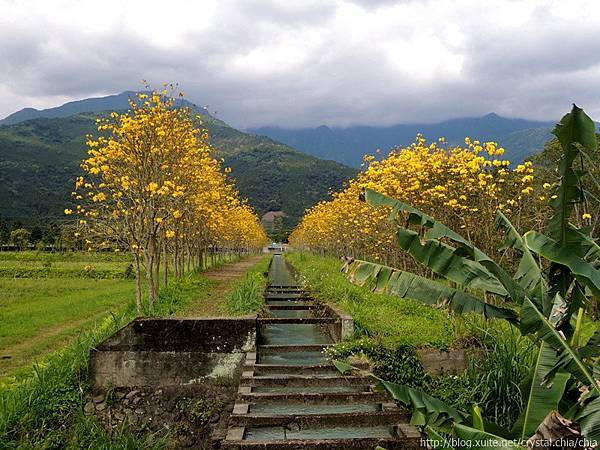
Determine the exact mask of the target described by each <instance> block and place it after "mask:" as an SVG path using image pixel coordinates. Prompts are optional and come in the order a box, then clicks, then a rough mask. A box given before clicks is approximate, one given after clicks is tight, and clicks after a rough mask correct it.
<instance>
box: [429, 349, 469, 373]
mask: <svg viewBox="0 0 600 450" xmlns="http://www.w3.org/2000/svg"><path fill="white" fill-rule="evenodd" d="M418 353H419V359H420V360H421V365H422V366H423V369H424V370H425V372H429V373H431V374H433V375H439V374H441V373H460V372H462V371H463V370H465V369H466V368H467V364H468V361H467V355H466V352H465V351H464V350H449V351H443V350H435V349H429V348H426V349H420V350H418Z"/></svg>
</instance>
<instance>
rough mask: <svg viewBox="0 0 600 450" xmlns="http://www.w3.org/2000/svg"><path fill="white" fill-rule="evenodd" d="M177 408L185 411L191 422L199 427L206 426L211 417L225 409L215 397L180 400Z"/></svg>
mask: <svg viewBox="0 0 600 450" xmlns="http://www.w3.org/2000/svg"><path fill="white" fill-rule="evenodd" d="M177 407H178V408H179V409H181V410H182V411H184V413H185V415H186V416H187V417H188V418H189V420H190V421H192V422H195V423H197V424H199V425H203V424H206V423H207V422H208V420H209V419H210V417H211V416H212V415H213V414H214V413H215V412H217V411H219V409H221V408H222V407H223V404H222V402H221V401H220V400H219V399H218V398H215V397H210V396H209V397H207V398H199V399H195V400H194V399H184V400H180V401H179V403H178V405H177Z"/></svg>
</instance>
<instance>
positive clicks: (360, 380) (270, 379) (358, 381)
mask: <svg viewBox="0 0 600 450" xmlns="http://www.w3.org/2000/svg"><path fill="white" fill-rule="evenodd" d="M240 384H241V385H242V386H286V387H298V386H313V387H317V386H339V387H344V386H370V385H371V384H372V382H371V380H370V379H369V378H368V377H360V376H348V377H342V376H321V377H314V376H310V375H308V376H306V375H284V376H256V375H252V376H250V377H242V379H241V382H240Z"/></svg>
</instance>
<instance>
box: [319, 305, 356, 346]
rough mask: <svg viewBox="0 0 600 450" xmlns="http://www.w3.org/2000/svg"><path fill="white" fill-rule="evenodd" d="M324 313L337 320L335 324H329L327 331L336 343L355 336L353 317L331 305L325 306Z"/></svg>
mask: <svg viewBox="0 0 600 450" xmlns="http://www.w3.org/2000/svg"><path fill="white" fill-rule="evenodd" d="M323 312H324V315H325V316H326V317H334V318H336V319H337V321H336V322H335V323H331V324H327V331H328V333H329V335H330V336H331V337H332V339H333V340H334V341H335V342H339V341H342V340H344V339H346V338H349V337H351V336H352V335H353V334H354V320H353V319H352V316H351V315H349V314H346V313H345V312H343V311H341V310H340V309H338V308H337V307H336V306H334V305H331V304H327V305H324V306H323Z"/></svg>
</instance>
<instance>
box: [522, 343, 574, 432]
mask: <svg viewBox="0 0 600 450" xmlns="http://www.w3.org/2000/svg"><path fill="white" fill-rule="evenodd" d="M556 363H557V358H556V352H555V351H554V350H553V349H552V348H550V347H549V346H548V345H547V344H546V343H544V342H543V341H542V343H541V345H540V348H539V351H538V355H537V358H536V361H535V365H534V367H533V379H532V381H531V386H530V388H529V392H527V398H526V403H525V408H524V409H523V411H522V412H521V415H520V417H519V418H518V419H517V421H516V422H515V425H514V426H513V429H512V430H511V434H512V435H513V436H519V437H520V438H521V439H523V440H527V439H528V438H529V437H530V436H532V435H533V434H534V433H535V431H536V430H537V428H538V426H539V425H540V423H542V421H543V420H544V418H545V417H546V416H547V415H548V413H549V412H550V411H553V410H557V409H558V403H559V402H560V399H561V398H562V396H563V394H564V392H565V388H566V385H567V381H568V380H569V378H570V375H569V374H567V373H563V372H560V373H557V374H556V376H555V377H554V380H553V383H552V386H550V387H548V386H546V385H545V384H544V378H545V376H546V375H547V374H548V373H549V372H550V371H551V370H552V368H553V367H554V366H555V365H556Z"/></svg>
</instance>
